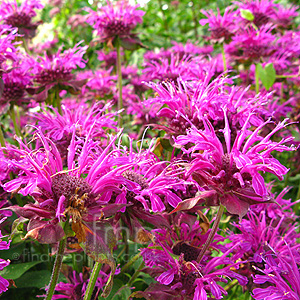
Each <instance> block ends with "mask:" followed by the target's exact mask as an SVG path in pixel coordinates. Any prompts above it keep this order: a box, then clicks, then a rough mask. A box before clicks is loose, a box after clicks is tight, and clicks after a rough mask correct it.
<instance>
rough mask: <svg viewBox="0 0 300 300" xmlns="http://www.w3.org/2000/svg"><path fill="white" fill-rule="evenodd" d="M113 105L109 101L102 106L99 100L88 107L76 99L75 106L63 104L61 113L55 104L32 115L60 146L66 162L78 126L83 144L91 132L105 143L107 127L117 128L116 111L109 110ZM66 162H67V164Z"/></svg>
mask: <svg viewBox="0 0 300 300" xmlns="http://www.w3.org/2000/svg"><path fill="white" fill-rule="evenodd" d="M110 108H111V105H110V104H109V103H108V104H106V105H105V106H102V105H101V103H96V104H94V105H93V106H92V107H89V106H88V105H87V104H86V103H82V102H81V103H77V104H76V105H74V106H73V107H72V108H71V107H70V108H69V107H68V106H65V105H63V106H62V115H60V114H59V113H58V111H57V110H56V109H55V108H52V109H51V110H48V111H46V110H43V112H41V113H35V114H34V115H33V116H34V118H35V119H36V120H38V126H39V127H40V129H41V131H42V132H43V134H44V135H45V136H47V137H49V138H50V139H51V140H52V141H53V142H54V143H55V145H56V147H57V148H58V150H59V152H60V155H61V157H62V159H63V161H64V162H66V159H67V153H68V147H69V146H70V142H71V140H72V135H73V132H74V129H75V132H76V138H77V144H78V145H80V144H81V145H82V144H83V143H84V140H85V138H86V137H87V136H88V135H89V137H90V139H91V140H94V141H96V140H97V141H100V139H103V141H102V143H103V145H106V142H107V140H106V137H107V134H106V131H108V130H110V131H116V129H117V127H116V122H115V121H114V120H113V117H114V113H107V112H106V111H108V110H109V109H110ZM64 165H65V164H64Z"/></svg>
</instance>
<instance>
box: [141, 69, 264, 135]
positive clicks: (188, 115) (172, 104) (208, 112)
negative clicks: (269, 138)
mask: <svg viewBox="0 0 300 300" xmlns="http://www.w3.org/2000/svg"><path fill="white" fill-rule="evenodd" d="M212 76H213V72H210V73H208V74H207V75H206V77H205V78H204V79H203V81H199V82H191V83H190V82H186V81H184V80H182V79H181V78H179V79H177V81H175V82H163V83H159V84H154V83H149V84H148V86H150V87H151V88H152V89H153V90H154V91H155V92H156V97H155V98H150V99H148V100H146V101H144V103H145V105H147V106H150V105H155V106H156V107H157V106H159V107H160V109H159V111H158V113H157V118H159V124H154V125H153V126H154V127H157V128H162V129H164V130H165V131H166V132H167V133H168V134H170V135H173V136H176V135H178V134H185V132H186V130H187V129H188V128H190V127H191V126H192V125H193V126H195V127H197V128H198V129H203V121H202V119H203V116H206V118H207V119H208V120H209V121H210V122H211V123H212V124H213V125H214V126H215V129H216V130H218V129H222V128H223V127H224V124H225V123H224V112H223V110H224V109H225V108H226V109H227V110H228V111H229V112H230V119H229V122H230V125H231V126H232V127H231V130H232V131H234V132H236V130H238V129H240V128H241V127H242V126H243V125H244V122H245V120H246V119H247V117H248V115H249V113H252V115H251V118H250V122H249V125H255V126H257V125H259V124H260V123H262V122H263V118H262V117H260V116H261V115H262V114H263V113H266V111H265V110H264V108H263V105H264V104H265V102H266V98H267V96H265V97H263V96H258V95H257V96H255V97H252V98H248V97H247V91H248V89H241V88H238V87H235V86H231V87H229V86H226V83H227V82H229V81H230V80H231V79H230V78H226V77H224V76H218V77H217V78H216V79H214V80H213V81H212V82H210V80H211V78H212ZM254 112H255V114H254Z"/></svg>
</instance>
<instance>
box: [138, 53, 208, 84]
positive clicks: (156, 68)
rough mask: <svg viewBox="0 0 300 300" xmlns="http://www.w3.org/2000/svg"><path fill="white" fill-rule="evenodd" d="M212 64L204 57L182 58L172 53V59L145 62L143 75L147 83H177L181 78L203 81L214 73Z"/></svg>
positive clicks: (165, 58) (164, 58) (163, 58)
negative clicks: (207, 75)
mask: <svg viewBox="0 0 300 300" xmlns="http://www.w3.org/2000/svg"><path fill="white" fill-rule="evenodd" d="M211 69H213V66H212V64H211V63H210V62H209V61H208V60H207V59H205V58H204V57H200V56H198V57H190V56H184V57H180V56H179V55H177V54H173V53H171V56H170V58H168V57H162V58H161V59H160V60H156V59H154V60H149V61H146V62H145V66H144V69H143V70H142V73H144V74H145V75H146V78H147V81H151V80H155V79H158V80H159V81H160V82H161V81H176V80H177V79H178V78H179V77H181V78H182V79H183V80H187V81H190V80H195V81H198V80H203V79H204V78H205V76H206V74H207V73H210V72H212V71H211Z"/></svg>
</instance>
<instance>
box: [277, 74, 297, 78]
mask: <svg viewBox="0 0 300 300" xmlns="http://www.w3.org/2000/svg"><path fill="white" fill-rule="evenodd" d="M297 77H299V74H294V75H276V78H297Z"/></svg>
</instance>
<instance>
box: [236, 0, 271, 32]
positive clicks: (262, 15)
mask: <svg viewBox="0 0 300 300" xmlns="http://www.w3.org/2000/svg"><path fill="white" fill-rule="evenodd" d="M235 4H237V5H238V7H239V8H240V9H247V10H250V11H251V13H252V14H253V16H254V20H253V23H254V24H255V25H256V26H257V27H260V26H262V25H265V24H267V23H269V22H270V21H271V19H272V17H273V16H274V15H275V9H276V6H277V5H276V4H275V3H274V2H273V1H272V0H255V1H253V0H244V1H241V2H238V1H236V2H235ZM240 19H242V18H241V17H240ZM243 21H246V20H245V19H243ZM247 22H248V21H247Z"/></svg>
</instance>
